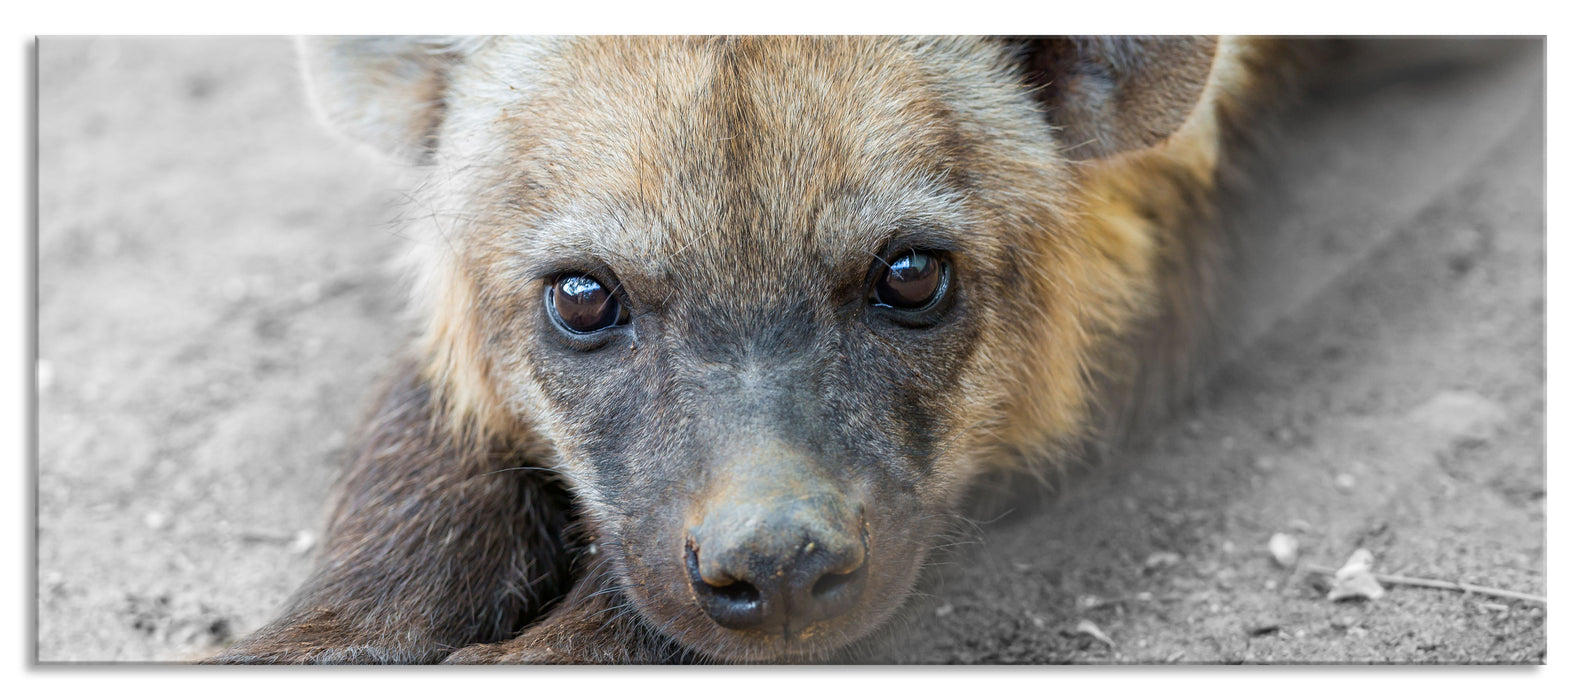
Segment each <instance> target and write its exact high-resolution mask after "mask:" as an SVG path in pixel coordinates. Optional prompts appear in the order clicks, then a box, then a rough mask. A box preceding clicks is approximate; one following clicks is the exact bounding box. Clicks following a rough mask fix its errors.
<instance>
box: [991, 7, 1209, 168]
mask: <svg viewBox="0 0 1582 700" xmlns="http://www.w3.org/2000/svg"><path fill="white" fill-rule="evenodd" d="M1009 41H1010V42H1011V46H1012V50H1013V55H1014V56H1015V58H1016V59H1017V60H1018V61H1019V62H1020V66H1021V69H1022V71H1023V74H1024V76H1025V77H1024V84H1025V85H1027V86H1028V87H1029V88H1031V89H1032V90H1033V91H1034V95H1035V96H1036V97H1037V99H1038V101H1039V103H1041V104H1042V105H1043V107H1044V110H1045V114H1046V116H1047V117H1048V119H1049V123H1050V125H1052V126H1055V127H1058V128H1059V129H1060V130H1061V132H1060V133H1061V140H1062V141H1064V142H1065V144H1066V145H1067V151H1066V155H1067V156H1069V157H1071V158H1101V157H1104V156H1108V155H1113V154H1116V153H1122V152H1125V151H1130V150H1134V149H1138V148H1147V147H1148V146H1152V145H1154V144H1155V143H1158V142H1160V141H1162V140H1164V139H1165V138H1166V137H1168V136H1170V135H1171V134H1173V133H1175V132H1176V130H1177V129H1178V128H1180V126H1181V124H1182V123H1183V122H1185V121H1186V118H1187V115H1189V114H1191V113H1192V108H1193V107H1195V106H1196V105H1197V102H1198V98H1199V97H1200V96H1201V95H1202V94H1203V88H1204V86H1205V85H1206V84H1207V82H1208V76H1209V69H1210V68H1211V67H1212V66H1213V64H1214V55H1215V52H1216V51H1217V50H1218V47H1219V40H1218V39H1217V38H1215V37H1110V36H1091V37H1080V36H1079V37H1016V38H1012V39H1010V40H1009Z"/></svg>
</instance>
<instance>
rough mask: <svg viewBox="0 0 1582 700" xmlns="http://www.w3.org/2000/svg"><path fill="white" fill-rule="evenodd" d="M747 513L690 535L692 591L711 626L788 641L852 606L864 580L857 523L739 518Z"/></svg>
mask: <svg viewBox="0 0 1582 700" xmlns="http://www.w3.org/2000/svg"><path fill="white" fill-rule="evenodd" d="M800 505H803V506H808V505H810V504H808V503H807V501H805V500H804V501H802V502H801V504H800ZM750 509H752V506H751V505H746V506H742V507H737V508H731V509H729V510H728V511H727V512H717V513H713V514H711V515H710V516H709V517H708V518H707V519H705V520H704V522H703V524H702V525H701V526H699V527H697V528H694V529H693V530H692V531H691V532H690V533H689V534H690V536H689V537H688V539H687V547H686V563H687V571H688V573H689V574H690V575H691V578H692V591H693V593H694V595H695V596H696V598H697V601H698V604H699V605H701V606H702V608H703V610H704V612H705V613H707V614H708V616H709V617H710V618H711V619H713V620H714V621H715V622H717V623H719V625H720V626H721V627H725V628H727V629H733V630H750V629H751V630H761V631H765V632H771V633H776V634H785V635H788V636H789V635H792V634H796V633H798V632H801V631H802V630H804V629H807V628H808V626H810V625H812V624H813V623H815V622H818V621H820V620H828V619H831V618H834V617H838V616H840V615H841V614H843V613H845V612H846V611H848V610H850V609H851V608H852V606H853V605H855V604H856V602H857V599H858V597H860V596H861V594H862V588H863V583H864V582H865V580H866V579H867V574H868V538H867V528H866V523H865V522H864V521H863V520H862V518H861V516H860V515H858V516H857V517H854V518H849V519H848V518H840V519H839V520H840V522H832V521H831V520H830V519H827V518H817V517H808V516H810V515H813V516H816V515H819V514H823V513H828V512H829V511H830V509H828V508H818V507H802V508H792V509H789V510H790V512H785V510H786V509H784V507H782V510H781V512H779V513H777V514H775V516H774V517H763V514H762V512H761V511H760V512H759V513H750V512H742V511H744V510H750Z"/></svg>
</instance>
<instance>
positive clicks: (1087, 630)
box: [1077, 620, 1115, 649]
mask: <svg viewBox="0 0 1582 700" xmlns="http://www.w3.org/2000/svg"><path fill="white" fill-rule="evenodd" d="M1077 634H1085V635H1087V636H1089V637H1092V638H1094V639H1097V640H1099V641H1100V642H1103V643H1104V646H1107V647H1109V648H1111V649H1114V648H1115V640H1113V639H1110V636H1109V635H1107V634H1105V633H1104V630H1101V629H1099V626H1098V625H1095V624H1093V621H1092V620H1081V621H1078V622H1077Z"/></svg>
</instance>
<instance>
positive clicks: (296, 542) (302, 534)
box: [286, 530, 318, 554]
mask: <svg viewBox="0 0 1582 700" xmlns="http://www.w3.org/2000/svg"><path fill="white" fill-rule="evenodd" d="M317 541H318V538H317V537H314V536H313V532H312V531H310V530H298V531H297V534H296V536H295V537H292V538H291V544H289V545H287V547H286V549H287V550H288V551H290V552H291V553H292V554H303V553H305V552H307V551H308V550H310V549H313V544H314V543H315V542H317Z"/></svg>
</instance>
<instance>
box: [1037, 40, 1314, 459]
mask: <svg viewBox="0 0 1582 700" xmlns="http://www.w3.org/2000/svg"><path fill="white" fill-rule="evenodd" d="M1321 49H1322V47H1321V46H1319V45H1317V44H1316V42H1310V43H1307V44H1305V45H1304V44H1302V43H1300V42H1299V43H1296V44H1292V43H1290V42H1279V41H1274V40H1266V39H1247V38H1226V39H1224V40H1222V42H1221V44H1220V48H1219V54H1218V56H1217V57H1216V60H1215V65H1214V70H1213V73H1212V75H1211V78H1210V81H1209V84H1208V86H1207V88H1206V89H1205V91H1204V94H1203V97H1202V99H1201V101H1200V102H1199V103H1198V105H1197V107H1196V108H1195V109H1194V111H1193V113H1192V115H1191V116H1190V117H1189V118H1188V120H1187V122H1186V123H1185V124H1184V125H1183V126H1182V128H1181V129H1180V130H1179V131H1178V132H1177V133H1176V134H1175V135H1174V136H1172V137H1171V138H1169V139H1168V140H1166V141H1164V142H1162V143H1160V144H1158V145H1157V146H1155V147H1153V148H1149V149H1146V150H1143V151H1136V152H1132V153H1128V154H1123V155H1120V156H1116V157H1112V158H1108V159H1105V160H1101V161H1097V162H1092V163H1089V164H1087V165H1086V166H1085V167H1084V168H1083V169H1082V171H1081V179H1080V181H1079V183H1078V186H1079V189H1080V190H1081V192H1082V195H1081V201H1082V203H1083V204H1082V205H1081V211H1080V213H1079V214H1078V217H1077V220H1078V221H1079V224H1078V225H1079V228H1080V230H1081V234H1080V235H1082V236H1083V237H1085V238H1087V239H1089V240H1097V241H1106V242H1108V243H1107V245H1108V247H1109V248H1110V250H1112V251H1119V253H1118V255H1119V256H1120V257H1121V258H1122V259H1123V260H1124V261H1125V263H1126V264H1125V265H1124V266H1123V267H1124V269H1126V271H1127V273H1128V274H1129V275H1131V276H1132V280H1131V284H1130V288H1131V289H1132V290H1134V291H1135V292H1136V296H1135V297H1134V298H1133V299H1132V300H1131V303H1130V304H1128V305H1127V306H1126V312H1129V313H1130V317H1129V318H1127V319H1126V320H1125V321H1124V322H1123V323H1117V324H1115V326H1114V329H1115V330H1113V331H1111V332H1108V333H1103V334H1101V337H1100V338H1099V340H1097V342H1095V344H1094V345H1095V349H1094V351H1093V352H1092V353H1091V355H1090V358H1091V362H1090V368H1089V371H1090V377H1091V381H1092V387H1091V389H1092V391H1091V393H1090V395H1089V402H1088V404H1087V412H1088V415H1087V420H1086V422H1085V424H1084V428H1083V430H1081V431H1080V432H1079V433H1078V434H1076V435H1068V436H1057V437H1055V438H1053V439H1050V440H1048V442H1047V443H1045V445H1043V446H1040V447H1026V446H1023V447H1021V448H1020V450H1019V452H1020V455H1019V457H1020V458H1022V459H1026V457H1027V455H1029V454H1031V455H1036V457H1035V458H1034V459H1035V461H1040V462H1044V463H1048V462H1055V463H1056V466H1057V467H1061V466H1064V465H1068V464H1072V463H1076V464H1087V463H1093V462H1100V461H1103V460H1104V459H1106V458H1107V456H1108V455H1110V454H1112V453H1114V452H1115V451H1116V450H1118V449H1122V448H1124V447H1126V446H1128V445H1129V444H1131V443H1132V442H1133V441H1134V440H1135V439H1136V438H1137V437H1139V436H1141V435H1145V434H1148V432H1149V431H1150V430H1152V429H1154V428H1157V427H1159V426H1160V425H1161V424H1163V423H1165V422H1168V421H1169V420H1171V419H1172V418H1173V416H1175V415H1176V414H1178V413H1179V411H1180V410H1181V409H1182V407H1183V406H1185V405H1186V404H1187V403H1188V402H1190V401H1191V400H1192V399H1193V398H1194V397H1195V396H1196V395H1197V393H1198V392H1199V390H1200V389H1201V388H1202V387H1203V386H1204V385H1205V384H1206V382H1207V380H1209V379H1210V378H1212V376H1213V375H1214V374H1215V373H1217V372H1218V371H1219V369H1220V368H1221V367H1222V366H1223V364H1224V362H1225V360H1226V359H1227V357H1228V354H1229V352H1230V351H1231V350H1232V349H1233V345H1234V342H1235V339H1234V335H1235V329H1233V328H1229V327H1227V319H1228V318H1229V317H1231V316H1232V314H1230V313H1228V312H1229V309H1231V308H1233V307H1234V305H1235V304H1237V303H1238V302H1237V295H1236V290H1235V288H1234V285H1233V284H1232V281H1233V280H1234V277H1235V275H1234V274H1231V268H1233V267H1234V266H1235V265H1237V264H1238V261H1237V252H1238V251H1237V249H1238V246H1237V242H1236V240H1235V239H1234V235H1233V234H1232V232H1231V230H1230V227H1228V226H1226V224H1225V217H1224V215H1225V212H1226V211H1227V209H1228V208H1229V207H1233V206H1234V200H1235V199H1236V198H1237V197H1238V196H1241V195H1240V194H1239V193H1241V192H1243V191H1244V190H1246V189H1248V187H1247V183H1248V178H1247V177H1246V174H1247V172H1248V170H1249V169H1250V168H1252V167H1255V166H1256V164H1257V162H1258V161H1259V159H1260V152H1261V151H1262V150H1263V149H1262V146H1264V145H1265V144H1267V142H1268V140H1269V138H1270V135H1271V130H1272V127H1270V126H1268V125H1269V124H1272V123H1275V122H1277V121H1278V120H1277V119H1273V118H1271V117H1272V116H1273V115H1274V114H1275V113H1277V112H1279V111H1280V110H1282V109H1287V108H1289V106H1290V105H1291V104H1292V103H1293V102H1295V100H1296V96H1297V92H1298V89H1299V88H1300V85H1299V84H1298V80H1297V78H1298V76H1300V75H1301V71H1300V70H1299V69H1300V67H1301V66H1303V65H1305V64H1307V63H1310V62H1311V61H1313V60H1315V58H1316V57H1317V54H1318V52H1319V51H1320V50H1321ZM1112 254H1114V253H1112Z"/></svg>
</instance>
